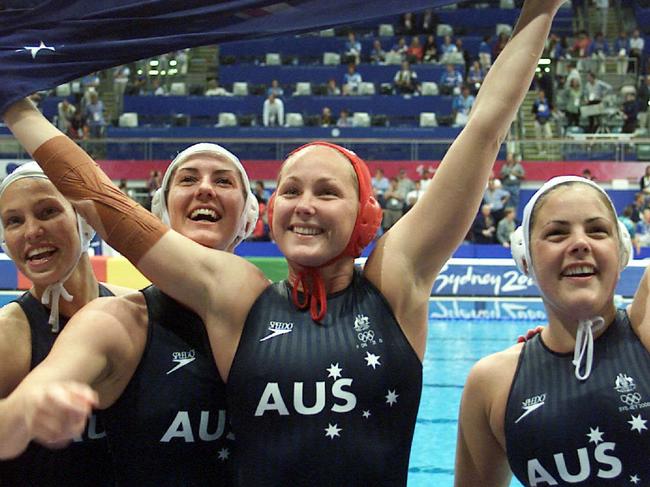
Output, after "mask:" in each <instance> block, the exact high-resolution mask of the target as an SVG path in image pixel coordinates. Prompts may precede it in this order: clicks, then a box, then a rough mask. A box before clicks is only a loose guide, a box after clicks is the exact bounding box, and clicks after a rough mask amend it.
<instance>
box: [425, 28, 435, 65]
mask: <svg viewBox="0 0 650 487" xmlns="http://www.w3.org/2000/svg"><path fill="white" fill-rule="evenodd" d="M437 60H438V47H437V46H436V38H435V36H434V35H433V34H429V35H428V36H427V41H426V42H425V43H424V49H423V54H422V61H423V62H425V63H435V62H437Z"/></svg>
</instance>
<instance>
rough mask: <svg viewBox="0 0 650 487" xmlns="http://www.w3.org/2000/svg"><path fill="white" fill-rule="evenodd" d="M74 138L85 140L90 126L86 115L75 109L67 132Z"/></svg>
mask: <svg viewBox="0 0 650 487" xmlns="http://www.w3.org/2000/svg"><path fill="white" fill-rule="evenodd" d="M67 135H69V136H70V138H72V139H74V140H86V139H88V137H89V136H90V127H88V123H87V122H86V117H85V115H84V113H83V112H82V111H81V110H77V111H76V112H75V114H74V116H73V117H72V120H71V121H70V127H69V129H68V134H67Z"/></svg>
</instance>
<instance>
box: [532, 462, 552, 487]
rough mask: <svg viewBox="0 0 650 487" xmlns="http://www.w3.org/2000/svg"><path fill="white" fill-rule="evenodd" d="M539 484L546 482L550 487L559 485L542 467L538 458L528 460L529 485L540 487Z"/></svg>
mask: <svg viewBox="0 0 650 487" xmlns="http://www.w3.org/2000/svg"><path fill="white" fill-rule="evenodd" d="M538 482H545V483H547V484H548V485H557V481H556V480H555V479H554V478H553V476H552V475H551V474H550V473H548V471H547V470H546V469H545V468H544V467H542V464H541V463H539V460H537V458H533V459H532V460H528V483H529V484H530V485H531V487H535V486H536V485H540V484H539V483H538Z"/></svg>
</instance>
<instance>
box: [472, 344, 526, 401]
mask: <svg viewBox="0 0 650 487" xmlns="http://www.w3.org/2000/svg"><path fill="white" fill-rule="evenodd" d="M522 348H523V344H521V343H517V344H515V345H513V346H511V347H509V348H507V349H505V350H502V351H500V352H496V353H493V354H491V355H488V356H486V357H483V358H482V359H481V360H479V361H478V362H476V363H475V364H474V366H473V367H472V369H471V370H470V373H469V376H468V378H467V387H470V388H475V389H479V390H480V391H482V392H487V393H488V395H489V396H495V395H496V394H498V393H499V392H502V391H503V390H504V389H506V390H509V389H510V385H511V383H512V379H513V377H514V375H515V372H516V370H517V363H518V361H519V356H520V354H521V350H522Z"/></svg>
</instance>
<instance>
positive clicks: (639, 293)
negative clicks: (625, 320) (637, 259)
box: [628, 267, 650, 351]
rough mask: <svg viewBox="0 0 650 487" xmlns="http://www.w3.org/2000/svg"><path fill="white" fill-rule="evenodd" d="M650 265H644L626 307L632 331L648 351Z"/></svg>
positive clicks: (649, 331)
mask: <svg viewBox="0 0 650 487" xmlns="http://www.w3.org/2000/svg"><path fill="white" fill-rule="evenodd" d="M649 299H650V267H646V270H645V272H644V273H643V277H642V278H641V282H640V283H639V287H638V288H637V290H636V293H634V299H633V300H632V304H630V306H629V307H628V314H629V316H630V321H631V322H632V327H633V328H634V331H635V332H636V334H637V335H638V336H639V338H640V339H641V342H642V343H643V344H644V345H645V348H646V349H647V350H649V351H650V306H649V304H650V303H649V302H648V300H649Z"/></svg>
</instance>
